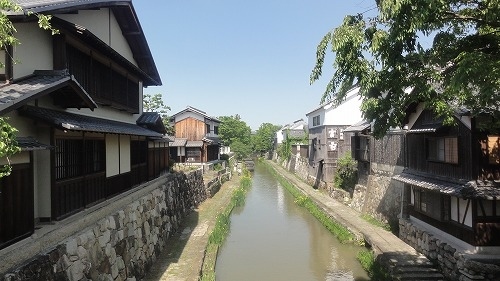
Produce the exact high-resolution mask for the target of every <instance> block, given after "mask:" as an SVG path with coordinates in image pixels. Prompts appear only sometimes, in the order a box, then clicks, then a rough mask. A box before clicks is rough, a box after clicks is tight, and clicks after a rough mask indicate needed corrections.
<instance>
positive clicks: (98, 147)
mask: <svg viewBox="0 0 500 281" xmlns="http://www.w3.org/2000/svg"><path fill="white" fill-rule="evenodd" d="M85 167H86V169H85V173H86V174H92V173H97V172H102V171H105V169H106V145H105V143H104V140H85Z"/></svg>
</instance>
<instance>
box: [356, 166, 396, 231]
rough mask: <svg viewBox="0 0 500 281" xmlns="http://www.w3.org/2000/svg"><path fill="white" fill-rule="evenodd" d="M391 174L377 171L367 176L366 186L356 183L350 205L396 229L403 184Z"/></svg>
mask: <svg viewBox="0 0 500 281" xmlns="http://www.w3.org/2000/svg"><path fill="white" fill-rule="evenodd" d="M391 177H392V174H391V175H385V174H381V173H377V174H374V175H369V176H368V181H367V184H366V186H364V185H359V184H358V185H356V187H355V189H354V192H353V196H352V201H351V203H350V206H351V207H352V208H353V209H355V210H357V211H359V212H361V213H363V214H369V215H370V216H372V217H374V218H376V219H377V220H379V221H382V222H385V223H388V224H390V225H391V229H394V230H396V229H397V227H398V224H399V214H400V212H401V191H402V190H403V186H402V185H403V184H401V183H399V182H396V181H394V180H392V178H391Z"/></svg>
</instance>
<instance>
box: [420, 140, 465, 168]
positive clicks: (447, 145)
mask: <svg viewBox="0 0 500 281" xmlns="http://www.w3.org/2000/svg"><path fill="white" fill-rule="evenodd" d="M427 159H428V160H433V161H442V162H446V163H458V140H457V138H455V137H447V138H429V139H427Z"/></svg>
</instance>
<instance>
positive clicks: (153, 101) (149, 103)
mask: <svg viewBox="0 0 500 281" xmlns="http://www.w3.org/2000/svg"><path fill="white" fill-rule="evenodd" d="M142 106H143V110H144V112H156V113H158V114H160V116H161V120H162V121H163V125H164V126H165V129H166V130H167V134H168V135H170V136H173V135H174V134H175V130H174V127H173V126H172V125H171V124H170V117H169V116H168V115H167V112H169V111H170V107H169V106H167V105H165V104H164V103H163V99H162V95H161V94H154V95H149V94H144V97H143V100H142Z"/></svg>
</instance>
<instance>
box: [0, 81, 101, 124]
mask: <svg viewBox="0 0 500 281" xmlns="http://www.w3.org/2000/svg"><path fill="white" fill-rule="evenodd" d="M47 94H50V95H52V96H53V97H54V103H55V104H58V103H59V104H61V105H62V106H64V107H74V108H84V107H88V108H91V109H94V108H96V107H97V105H96V104H95V102H94V101H93V100H92V98H91V97H90V96H89V95H88V93H87V92H86V91H85V90H84V89H83V88H82V87H81V86H80V84H79V83H78V81H76V80H75V79H74V77H73V76H72V75H69V74H68V72H67V71H35V72H34V74H33V75H30V76H27V77H25V78H22V79H19V80H17V81H14V82H12V83H10V84H5V85H2V86H0V114H2V113H6V112H9V111H11V110H13V109H16V108H18V107H20V106H22V105H24V104H26V103H27V102H29V101H31V100H33V99H37V98H40V97H42V96H44V95H47Z"/></svg>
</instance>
